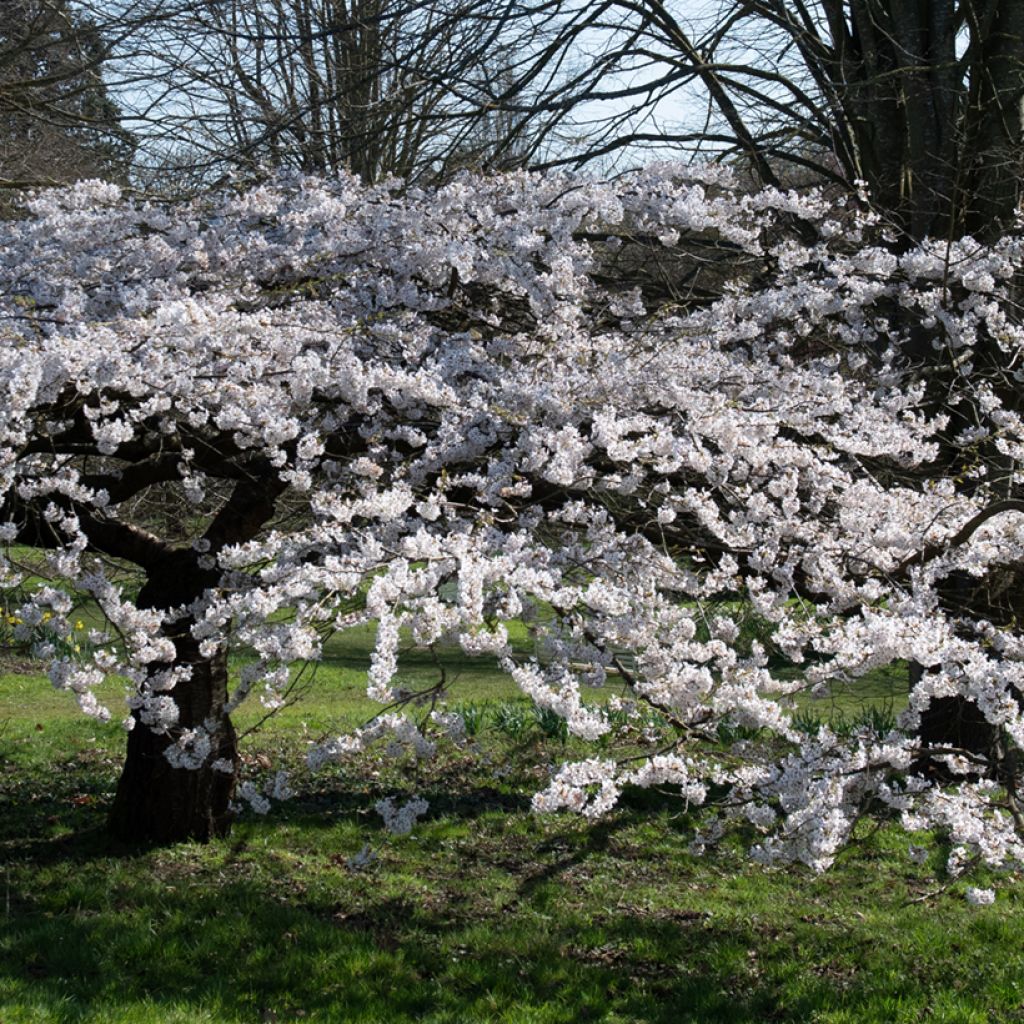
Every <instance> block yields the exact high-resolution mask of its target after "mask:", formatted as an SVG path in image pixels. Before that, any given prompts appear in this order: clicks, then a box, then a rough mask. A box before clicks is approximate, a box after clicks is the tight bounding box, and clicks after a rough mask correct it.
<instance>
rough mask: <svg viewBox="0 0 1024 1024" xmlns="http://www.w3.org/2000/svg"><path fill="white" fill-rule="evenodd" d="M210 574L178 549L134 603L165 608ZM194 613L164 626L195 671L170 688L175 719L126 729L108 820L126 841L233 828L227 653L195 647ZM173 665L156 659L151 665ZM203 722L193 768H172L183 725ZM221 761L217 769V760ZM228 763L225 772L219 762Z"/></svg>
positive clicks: (234, 772) (196, 589) (234, 766)
mask: <svg viewBox="0 0 1024 1024" xmlns="http://www.w3.org/2000/svg"><path fill="white" fill-rule="evenodd" d="M207 583H208V580H207V579H206V578H205V574H204V573H202V572H201V571H199V570H198V569H197V568H196V566H195V563H194V562H193V561H192V558H191V557H190V556H188V555H179V556H178V557H176V558H175V559H174V560H173V561H169V562H168V563H166V564H164V565H162V566H161V567H160V568H159V570H156V571H151V573H150V577H149V580H148V581H147V583H146V585H145V586H144V587H143V588H142V590H141V591H140V593H139V602H138V603H139V607H142V608H147V607H148V608H161V609H167V608H172V607H176V606H180V605H182V604H187V603H188V601H189V600H192V599H194V598H195V596H197V595H198V594H200V593H202V592H203V589H204V588H205V585H206V584H207ZM192 625H193V620H192V619H191V617H185V618H182V619H178V620H177V621H175V622H174V623H172V624H170V625H168V626H167V627H165V632H166V635H167V636H168V637H169V638H170V639H171V640H172V641H173V642H174V647H175V665H188V666H190V667H191V669H192V676H191V678H190V679H188V680H186V681H181V682H179V683H178V684H177V686H175V688H174V689H173V690H172V691H171V693H170V695H171V696H172V697H173V699H174V702H175V703H176V704H177V706H178V723H177V725H176V726H175V727H174V728H173V729H171V731H170V732H169V733H164V734H158V733H155V732H153V731H152V730H151V729H150V728H148V727H147V726H146V725H145V724H143V722H142V721H140V719H139V716H138V713H137V712H136V713H135V727H134V728H133V729H132V731H131V732H130V733H129V735H128V750H127V754H126V756H125V763H124V769H123V771H122V773H121V778H120V781H119V782H118V786H117V794H116V796H115V797H114V806H113V808H112V810H111V812H110V819H109V822H108V825H109V829H110V831H111V833H112V834H113V835H114V836H116V837H117V838H118V839H120V840H122V841H123V842H129V843H154V842H155V843H175V842H180V841H183V840H190V839H191V840H197V841H199V842H207V841H208V840H210V839H211V838H213V837H215V836H223V835H226V834H227V833H228V831H229V830H230V827H231V811H230V806H229V805H230V801H231V797H232V795H233V793H234V789H235V783H236V780H237V776H238V766H239V761H238V750H237V744H236V737H235V730H234V727H233V726H232V724H231V720H230V718H229V717H228V715H227V713H226V711H225V710H224V708H225V704H226V702H227V693H228V667H227V656H226V654H225V653H223V652H221V653H218V654H217V655H215V656H214V657H213V658H203V657H202V656H200V654H199V644H198V642H197V641H196V640H195V639H194V638H193V636H192V633H191V627H192ZM169 667H170V666H168V665H166V664H160V665H154V666H153V670H154V671H163V670H165V669H167V668H169ZM194 728H199V729H203V730H205V732H206V735H207V736H208V738H209V740H210V749H209V752H208V753H207V755H206V756H205V757H204V758H203V761H202V764H201V765H200V766H199V767H196V768H181V767H174V766H173V765H172V764H171V763H170V762H169V761H168V760H167V757H166V756H165V754H166V751H167V749H168V748H169V747H171V746H173V745H174V744H175V742H176V741H177V739H178V738H179V737H180V736H181V733H182V730H184V729H194ZM217 761H219V762H220V765H219V766H218V768H216V769H215V768H214V767H213V765H214V762H217ZM224 767H227V768H228V770H226V771H223V770H220V769H221V768H224Z"/></svg>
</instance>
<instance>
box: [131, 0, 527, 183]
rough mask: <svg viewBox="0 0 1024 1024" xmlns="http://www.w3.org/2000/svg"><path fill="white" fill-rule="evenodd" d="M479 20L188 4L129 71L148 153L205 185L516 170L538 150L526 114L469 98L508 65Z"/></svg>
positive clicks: (368, 9) (496, 34)
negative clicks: (239, 173) (283, 176)
mask: <svg viewBox="0 0 1024 1024" xmlns="http://www.w3.org/2000/svg"><path fill="white" fill-rule="evenodd" d="M474 11H475V8H474V7H473V0H431V2H418V0H220V2H218V3H216V4H193V5H192V6H191V7H190V8H188V9H185V10H182V11H181V12H179V13H178V15H177V16H175V17H174V18H172V19H168V20H166V21H165V22H164V23H162V24H161V26H160V28H159V30H157V31H155V32H153V33H151V34H150V35H149V36H148V37H147V38H146V39H145V46H144V47H142V48H140V50H139V52H138V53H137V54H136V55H135V57H134V58H133V59H132V60H131V61H126V62H125V65H124V66H125V67H126V68H127V67H128V66H131V67H132V68H134V69H136V71H137V73H138V77H139V81H140V85H139V87H138V88H137V89H136V90H135V93H134V95H133V96H132V102H133V103H134V105H135V107H136V109H137V112H138V115H139V117H140V119H141V120H144V121H145V122H146V124H148V125H149V127H148V128H147V129H145V131H144V132H143V134H144V136H145V139H146V142H147V145H148V146H149V148H151V149H153V150H154V151H157V152H159V153H160V154H161V161H162V163H163V164H164V165H165V166H170V167H175V165H176V164H179V163H180V164H181V165H182V166H183V167H184V168H188V169H190V170H194V169H195V168H202V169H203V172H204V174H205V175H206V177H207V179H210V178H215V177H217V176H218V175H219V174H222V173H223V172H224V171H226V170H228V169H232V168H242V169H243V170H245V171H251V170H253V169H256V168H259V167H262V166H275V167H282V166H283V167H293V168H296V169H299V170H303V171H308V172H315V173H325V172H333V171H337V170H339V169H342V168H345V169H348V170H350V171H352V172H354V173H356V174H358V175H359V176H360V177H361V178H363V179H364V180H366V181H373V180H376V179H379V178H381V177H384V176H387V175H389V174H396V175H400V176H402V177H406V178H410V179H415V178H421V177H434V176H437V175H438V174H443V173H445V172H446V171H447V170H450V169H451V168H452V167H453V166H456V165H465V164H467V163H472V164H475V165H486V166H492V165H507V164H508V163H510V162H512V156H511V154H515V160H516V161H518V162H522V161H523V159H525V157H526V154H527V148H529V153H530V154H533V153H534V152H535V151H536V149H537V146H538V144H539V133H537V132H535V131H533V129H532V124H533V122H534V120H535V117H534V116H533V114H531V113H529V112H518V113H513V112H508V111H494V110H490V109H488V108H487V107H486V105H482V104H479V103H477V102H475V98H470V97H468V96H467V93H468V92H472V93H473V97H476V96H478V95H479V94H480V92H481V89H485V88H491V89H494V88H495V86H494V84H493V82H492V81H491V80H492V79H495V80H498V79H499V78H500V73H501V71H502V68H503V67H504V66H505V65H504V63H503V58H501V54H502V52H503V50H502V46H503V44H502V40H501V34H502V32H503V31H505V30H506V28H507V27H508V25H507V23H496V24H494V25H486V24H482V23H481V22H480V20H478V19H475V18H473V17H472V15H473V13H474ZM147 68H148V69H149V80H148V81H147V82H143V81H142V78H143V71H144V70H145V69H147ZM453 83H458V84H459V85H460V86H461V87H462V90H461V93H460V92H459V91H457V90H455V89H453V87H452V86H453ZM524 88H526V87H524ZM521 93H522V94H523V95H526V94H528V88H526V91H525V92H523V91H522V90H521ZM527 139H529V147H527V145H526V143H525V140H527ZM469 153H471V154H472V158H471V159H469V158H467V157H466V155H467V154H469ZM183 154H184V155H185V157H184V160H182V159H181V157H182V155H183ZM175 173H178V170H177V168H175Z"/></svg>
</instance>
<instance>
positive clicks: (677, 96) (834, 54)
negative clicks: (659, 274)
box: [481, 0, 1024, 238]
mask: <svg viewBox="0 0 1024 1024" xmlns="http://www.w3.org/2000/svg"><path fill="white" fill-rule="evenodd" d="M492 8H493V5H487V9H486V11H485V12H484V13H483V14H482V15H481V16H482V17H483V18H485V20H487V21H488V22H489V23H490V22H493V20H494V18H495V17H497V15H495V14H493V13H492ZM501 17H503V18H504V19H505V21H506V24H508V23H511V22H516V23H520V24H522V23H528V24H530V25H531V26H533V27H534V29H535V30H537V31H540V26H541V25H543V24H547V25H548V26H549V27H548V29H547V33H546V37H545V38H544V40H543V44H542V45H538V46H537V47H536V48H534V49H532V50H527V51H524V52H523V53H522V54H521V57H520V59H519V61H518V63H517V66H516V68H515V74H514V81H513V82H512V83H511V84H509V83H508V82H507V81H506V82H504V83H502V84H503V85H504V87H503V88H502V89H495V90H494V91H493V92H492V93H491V94H490V95H488V96H486V97H485V102H487V103H488V104H491V105H498V106H501V107H502V108H504V109H508V110H510V111H522V110H523V109H525V108H527V107H533V108H536V107H537V105H538V103H537V100H536V98H535V97H536V96H537V94H540V96H541V97H542V99H541V100H540V104H539V105H540V106H541V107H542V108H543V109H545V110H549V111H552V112H555V111H559V112H561V113H562V114H563V120H562V122H561V124H562V127H563V128H564V129H567V128H568V126H569V125H570V124H575V126H576V131H575V139H574V140H572V141H574V143H575V145H574V149H573V151H570V152H564V153H561V154H560V155H559V156H558V157H557V160H556V162H559V163H571V164H576V165H583V164H586V163H589V162H592V161H594V160H596V159H601V158H607V157H608V156H609V155H613V154H616V153H618V154H622V153H624V152H628V153H629V154H632V155H633V156H634V158H635V154H636V152H637V150H638V149H642V148H649V149H653V150H656V151H659V152H662V153H664V152H666V151H674V152H676V153H679V152H681V151H686V152H690V153H701V152H703V153H710V154H713V155H718V156H720V157H732V158H741V159H742V160H743V161H744V162H745V163H746V164H747V165H748V166H749V168H750V169H751V172H752V173H753V174H754V176H755V178H756V180H758V181H759V182H761V183H764V184H777V183H780V182H785V181H787V180H789V176H790V175H791V174H792V172H793V171H794V170H797V171H799V172H801V173H804V174H809V175H811V176H813V177H815V178H817V179H818V180H833V181H837V182H839V183H841V184H843V185H847V186H848V185H850V184H852V183H853V182H855V181H857V180H863V181H865V182H867V184H868V185H869V187H870V190H871V193H872V196H873V199H874V202H875V203H876V204H877V205H878V207H879V208H880V209H883V210H885V211H886V212H887V213H888V214H889V215H890V216H891V217H892V219H893V221H894V223H895V224H897V225H898V226H899V228H900V229H901V230H902V231H903V232H905V233H906V234H907V235H908V236H909V237H911V238H921V237H923V236H924V235H926V234H932V235H940V236H945V235H946V234H947V233H949V232H954V233H959V232H962V231H964V230H966V231H970V232H973V233H976V234H979V235H992V234H998V233H999V232H1000V230H1002V229H1003V228H1005V227H1006V226H1007V225H1008V224H1009V222H1010V220H1011V219H1012V217H1013V211H1014V209H1015V206H1016V202H1017V198H1018V193H1019V187H1020V184H1019V183H1020V180H1021V168H1022V161H1021V156H1022V130H1021V129H1022V126H1021V103H1022V99H1024V4H1021V3H1019V2H1007V0H723V2H708V3H704V4H692V3H683V2H681V0H675V2H673V0H601V2H599V3H590V2H586V0H517V2H515V3H510V4H508V5H507V6H506V7H505V8H504V10H503V14H502V16H501ZM525 89H530V90H531V96H530V98H528V99H526V98H524V96H523V95H522V90H525ZM566 134H567V135H568V136H571V134H572V133H571V132H568V131H567V133H566Z"/></svg>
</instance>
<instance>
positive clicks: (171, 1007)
mask: <svg viewBox="0 0 1024 1024" xmlns="http://www.w3.org/2000/svg"><path fill="white" fill-rule="evenodd" d="M339 888H343V889H345V890H347V892H345V893H344V894H343V895H342V894H336V895H340V898H339V899H337V900H335V901H334V902H331V901H330V900H328V899H326V898H323V897H321V898H316V897H315V896H311V895H310V894H309V893H306V894H305V896H303V895H301V894H298V893H296V892H295V891H293V890H292V889H291V888H290V887H289V886H285V887H284V888H283V890H282V891H280V892H277V893H275V892H274V887H273V884H272V882H271V881H269V880H264V881H260V882H256V881H226V882H225V881H220V882H218V881H217V880H216V876H210V877H205V878H203V879H201V880H200V879H196V880H193V881H192V882H191V883H188V884H186V883H184V882H183V881H182V880H181V879H178V880H177V884H176V885H175V886H173V887H168V886H167V885H166V884H164V885H159V884H150V885H149V886H148V887H147V885H146V884H145V882H144V880H142V879H139V878H134V879H132V880H122V884H121V886H119V887H117V888H114V889H112V890H111V891H109V892H108V893H107V894H106V897H105V898H104V897H103V896H102V895H101V894H100V893H99V892H95V893H94V894H93V897H92V898H91V899H88V898H85V897H84V894H83V893H79V894H78V902H77V905H76V906H75V907H74V908H71V907H70V906H66V907H65V908H64V909H63V910H62V911H61V912H59V913H56V912H53V911H51V912H49V913H47V912H46V911H45V910H42V909H37V910H36V911H35V912H32V913H27V914H23V915H18V916H17V917H15V918H14V919H13V920H8V922H7V923H6V937H5V938H4V940H3V944H2V956H0V991H2V992H3V993H4V997H5V1002H6V1004H7V1006H8V1007H12V1006H15V1005H21V1006H22V1007H29V1006H31V1007H35V1008H37V1009H38V1010H40V1011H43V1012H44V1013H45V1014H46V1016H44V1017H42V1018H41V1019H46V1020H53V1021H60V1022H62V1024H63V1022H67V1024H73V1022H74V1024H79V1022H86V1021H90V1022H91V1021H120V1020H122V1019H124V1020H137V1021H140V1022H148V1021H150V1020H153V1021H165V1020H171V1019H177V1017H176V1016H175V1014H178V1013H181V1014H184V1015H185V1016H184V1017H183V1019H187V1014H189V1013H192V1014H194V1018H195V1019H202V1015H204V1014H205V1015H207V1017H208V1018H209V1019H214V1020H224V1021H234V1020H239V1021H243V1020H245V1021H261V1020H266V1021H269V1020H277V1021H284V1020H295V1021H298V1020H311V1021H346V1022H347V1021H393V1022H401V1021H434V1022H438V1024H439V1022H442V1021H444V1022H459V1024H469V1022H474V1021H499V1020H503V1021H513V1020H514V1021H527V1020H531V1021H532V1020H538V1021H550V1022H555V1021H558V1022H561V1021H565V1022H576V1021H602V1020H606V1019H614V1020H616V1021H645V1022H649V1024H678V1022H680V1021H703V1022H753V1021H771V1020H792V1021H798V1020H800V1021H802V1020H808V1019H810V1017H811V1014H812V1011H814V1010H816V1009H818V1010H820V1009H821V1008H822V1007H823V1006H827V1005H829V1004H830V1003H832V1002H833V1001H834V1000H833V995H834V991H835V986H834V984H833V983H832V982H831V981H830V980H829V979H828V978H821V979H820V980H818V981H817V982H812V984H810V985H808V986H806V987H805V990H804V993H803V995H802V996H801V997H800V998H797V999H796V1000H794V1001H793V1002H791V1003H790V1004H789V1005H786V1006H782V1005H780V1004H779V1003H778V1001H777V998H776V992H775V991H774V986H773V984H772V982H771V981H769V980H768V979H761V980H759V978H758V976H757V973H756V971H754V970H752V967H751V962H750V959H749V954H748V951H749V949H751V948H752V947H753V946H754V945H756V943H757V942H758V941H759V940H758V937H757V936H756V935H754V934H753V932H752V931H751V929H749V928H746V927H742V926H739V927H731V928H717V927H712V926H711V924H710V922H709V920H708V919H707V917H705V916H704V915H703V914H702V913H701V912H700V911H699V910H696V909H685V908H684V909H682V910H678V911H675V912H666V913H665V914H664V915H662V916H660V917H659V916H646V917H645V916H640V915H638V914H637V913H635V912H628V911H611V910H610V911H606V912H604V913H602V914H601V915H600V916H599V917H598V918H593V917H590V918H586V917H577V916H574V915H573V914H572V913H571V912H568V911H567V912H565V913H563V914H561V915H559V918H558V919H557V920H551V919H550V918H548V917H547V916H546V915H540V914H537V913H535V912H534V911H533V910H532V909H531V907H530V906H529V904H528V902H527V903H526V904H525V905H522V906H520V907H519V908H517V909H516V910H513V911H511V912H510V911H509V910H508V909H507V908H505V909H500V910H495V909H491V910H478V911H477V912H474V913H470V914H467V913H465V912H463V913H462V914H460V915H459V916H453V915H452V914H450V913H448V912H447V911H446V908H445V906H444V904H443V902H442V903H438V904H436V905H432V904H431V903H430V902H428V901H425V900H424V899H423V898H422V896H418V895H417V894H416V893H415V891H414V890H410V892H409V893H408V894H407V895H405V896H397V895H390V894H387V893H381V892H376V891H374V890H375V888H376V885H375V879H374V877H373V876H367V877H361V876H356V877H345V878H342V879H339ZM45 902H46V901H45V900H44V901H43V905H45ZM846 998H847V999H848V1000H852V1002H853V1004H854V1005H856V1002H857V997H856V993H855V992H852V993H851V992H848V993H847V995H846ZM211 1015H212V1016H211Z"/></svg>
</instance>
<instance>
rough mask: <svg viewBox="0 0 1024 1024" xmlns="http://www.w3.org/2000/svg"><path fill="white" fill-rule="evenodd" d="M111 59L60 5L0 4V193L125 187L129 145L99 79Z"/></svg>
mask: <svg viewBox="0 0 1024 1024" xmlns="http://www.w3.org/2000/svg"><path fill="white" fill-rule="evenodd" d="M109 54H110V50H109V44H108V40H107V39H106V38H105V37H104V35H103V32H102V31H101V29H100V27H99V26H98V25H97V24H96V23H95V22H94V21H92V20H91V19H89V18H88V17H87V16H85V15H83V14H82V13H81V12H79V11H76V10H75V9H74V8H73V7H72V5H70V4H69V3H67V2H66V0H4V2H3V3H2V4H0V186H6V187H7V188H8V189H10V188H12V187H21V186H24V185H31V184H47V183H49V184H55V183H59V182H69V181H75V180H76V179H78V178H87V177H100V178H106V179H110V180H119V181H123V180H125V179H126V177H127V173H128V168H129V165H130V162H131V157H132V150H133V141H132V138H131V136H130V135H129V133H128V132H127V131H126V130H125V128H124V127H123V126H122V125H121V122H120V110H119V109H118V105H117V103H116V102H115V101H114V99H113V98H112V97H111V95H110V92H109V90H108V88H107V86H106V83H105V82H104V79H103V68H104V64H105V61H106V60H107V58H108V56H109Z"/></svg>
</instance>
